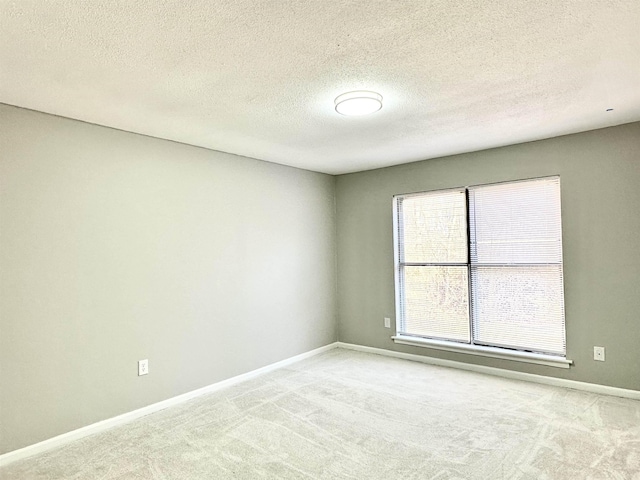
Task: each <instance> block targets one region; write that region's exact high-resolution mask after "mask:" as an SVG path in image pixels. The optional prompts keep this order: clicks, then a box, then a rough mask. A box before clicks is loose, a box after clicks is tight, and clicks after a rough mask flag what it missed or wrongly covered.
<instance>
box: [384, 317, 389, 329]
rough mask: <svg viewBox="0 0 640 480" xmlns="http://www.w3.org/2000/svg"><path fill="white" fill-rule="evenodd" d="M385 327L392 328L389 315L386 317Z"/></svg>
mask: <svg viewBox="0 0 640 480" xmlns="http://www.w3.org/2000/svg"><path fill="white" fill-rule="evenodd" d="M384 328H391V319H390V318H389V317H384Z"/></svg>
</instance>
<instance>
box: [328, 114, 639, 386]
mask: <svg viewBox="0 0 640 480" xmlns="http://www.w3.org/2000/svg"><path fill="white" fill-rule="evenodd" d="M555 174H559V175H560V176H561V188H562V223H563V246H564V274H565V307H566V325H567V356H568V357H569V358H570V359H572V360H574V361H575V366H573V367H572V368H571V369H570V370H562V369H558V368H553V367H544V366H537V365H531V364H522V363H517V362H512V361H501V360H497V359H489V358H484V357H473V356H470V355H465V354H455V353H448V352H442V351H437V350H431V349H427V348H420V347H408V346H403V345H396V344H395V343H393V341H392V340H391V338H390V337H391V335H392V334H393V332H395V330H394V329H392V330H389V329H386V328H384V326H383V317H384V316H391V317H392V318H394V317H395V313H394V312H395V306H394V281H393V233H392V209H391V198H392V196H393V195H394V194H399V193H407V192H418V191H425V190H435V189H441V188H450V187H457V186H464V185H473V184H481V183H491V182H500V181H506V180H515V179H523V178H530V177H539V176H545V175H555ZM336 197H337V222H338V227H337V232H338V326H339V329H338V338H339V340H340V341H342V342H347V343H355V344H359V345H367V346H371V347H378V348H384V349H388V350H396V351H401V352H407V353H414V354H419V355H428V356H433V357H438V358H444V359H449V360H456V361H461V362H468V363H477V364H482V365H488V366H494V367H500V368H507V369H512V370H519V371H523V372H530V373H536V374H541V375H548V376H556V377H563V378H568V379H572V380H579V381H585V382H592V383H598V384H603V385H611V386H616V387H622V388H629V389H634V390H640V347H639V346H638V345H639V343H640V123H633V124H628V125H623V126H619V127H613V128H607V129H603V130H596V131H592V132H587V133H581V134H576V135H570V136H565V137H559V138H555V139H551V140H543V141H539V142H532V143H527V144H522V145H515V146H510V147H504V148H498V149H493V150H486V151H482V152H476V153H469V154H464V155H457V156H452V157H447V158H441V159H435V160H428V161H423V162H418V163H412V164H407V165H401V166H397V167H391V168H385V169H380V170H373V171H368V172H362V173H354V174H349V175H342V176H339V177H338V178H337V183H336ZM392 326H393V327H394V328H395V326H394V325H392ZM594 345H601V346H604V347H605V348H606V362H604V363H601V362H596V361H594V360H593V346H594Z"/></svg>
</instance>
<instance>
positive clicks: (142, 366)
mask: <svg viewBox="0 0 640 480" xmlns="http://www.w3.org/2000/svg"><path fill="white" fill-rule="evenodd" d="M147 373H149V360H147V359H144V360H140V361H139V362H138V376H140V375H146V374H147Z"/></svg>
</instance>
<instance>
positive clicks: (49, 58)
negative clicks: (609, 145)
mask: <svg viewBox="0 0 640 480" xmlns="http://www.w3.org/2000/svg"><path fill="white" fill-rule="evenodd" d="M639 32H640V1H639V0H564V1H563V0H535V1H534V0H531V1H523V0H520V1H519V0H457V1H455V2H454V1H444V0H431V1H429V0H402V1H392V0H388V1H382V0H377V1H375V0H351V1H349V0H315V1H314V0H300V1H294V0H265V1H257V0H218V1H211V0H190V1H184V0H180V1H171V0H169V1H160V0H156V1H151V0H137V1H135V2H132V1H129V0H126V1H122V0H111V1H97V0H64V1H48V2H42V1H36V0H33V1H26V0H24V1H15V2H14V1H5V0H0V102H3V103H7V104H12V105H18V106H21V107H26V108H31V109H35V110H40V111H43V112H47V113H53V114H57V115H62V116H65V117H70V118H75V119H79V120H84V121H87V122H91V123H96V124H100V125H106V126H110V127H115V128H119V129H123V130H128V131H131V132H138V133H142V134H146V135H151V136H154V137H161V138H167V139H171V140H176V141H179V142H184V143H188V144H193V145H199V146H202V147H206V148H211V149H215V150H221V151H225V152H231V153H236V154H240V155H246V156H249V157H254V158H259V159H263V160H268V161H271V162H277V163H282V164H286V165H293V166H296V167H301V168H306V169H310V170H316V171H320V172H327V173H333V174H336V173H345V172H353V171H358V170H366V169H371V168H377V167H383V166H388V165H395V164H399V163H405V162H410V161H415V160H421V159H427V158H433V157H439V156H444V155H449V154H454V153H460V152H468V151H472V150H480V149H484V148H489V147H494V146H499V145H507V144H512V143H519V142H524V141H528V140H537V139H541V138H548V137H553V136H557V135H562V134H566V133H573V132H579V131H584V130H591V129H595V128H600V127H606V126H610V125H618V124H622V123H628V122H632V121H636V120H640V33H639ZM355 89H368V90H375V91H377V92H379V93H381V94H382V95H383V96H384V107H383V108H382V110H380V111H379V112H377V113H375V114H373V115H370V116H367V117H343V116H341V115H338V114H337V113H336V112H335V111H334V105H333V100H334V98H335V97H336V96H337V95H339V94H341V93H343V92H346V91H350V90H355ZM608 108H613V109H614V110H613V111H611V112H606V110H607V109H608Z"/></svg>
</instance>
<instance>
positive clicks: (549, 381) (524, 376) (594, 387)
mask: <svg viewBox="0 0 640 480" xmlns="http://www.w3.org/2000/svg"><path fill="white" fill-rule="evenodd" d="M338 347H339V348H345V349H348V350H357V351H359V352H367V353H375V354H377V355H384V356H387V357H394V358H402V359H404V360H412V361H414V362H422V363H428V364H431V365H438V366H440V367H451V368H457V369H460V370H469V371H471V372H478V373H486V374H488V375H495V376H498V377H505V378H511V379H514V380H524V381H527V382H534V383H542V384H544V385H553V386H555V387H565V388H572V389H574V390H582V391H585V392H591V393H600V394H603V395H612V396H614V397H623V398H631V399H633V400H640V391H638V390H628V389H625V388H617V387H609V386H606V385H598V384H596V383H586V382H577V381H575V380H565V379H564V378H555V377H545V376H543V375H535V374H533V373H524V372H516V371H513V370H505V369H502V368H495V367H486V366H484V365H474V364H471V363H464V362H456V361H453V360H444V359H442V358H434V357H426V356H422V355H415V354H412V353H403V352H395V351H393V350H385V349H383V348H375V347H365V346H363V345H354V344H352V343H343V342H338Z"/></svg>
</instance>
